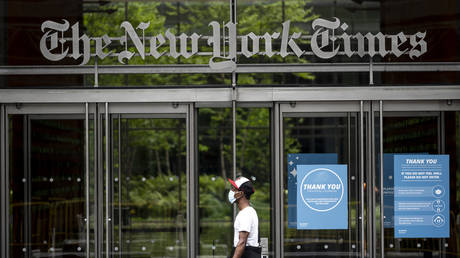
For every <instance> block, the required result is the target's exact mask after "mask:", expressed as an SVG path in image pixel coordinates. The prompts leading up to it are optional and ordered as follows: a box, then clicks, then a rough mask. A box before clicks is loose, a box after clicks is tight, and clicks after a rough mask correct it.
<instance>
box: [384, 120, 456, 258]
mask: <svg viewBox="0 0 460 258" xmlns="http://www.w3.org/2000/svg"><path fill="white" fill-rule="evenodd" d="M376 125H378V123H376ZM439 125H440V116H439V113H429V112H424V113H404V112H400V113H388V112H384V113H383V153H384V157H383V159H384V160H383V162H384V164H383V168H384V175H383V176H384V189H388V190H389V191H386V190H385V191H384V198H386V199H384V201H385V202H386V203H384V205H385V209H384V216H385V217H384V249H385V257H401V255H404V256H411V257H426V256H427V255H428V256H430V257H444V256H442V255H441V252H442V250H443V245H444V244H443V241H442V240H441V239H435V238H396V237H395V231H394V223H395V218H394V203H393V204H391V203H388V198H390V199H391V200H394V199H393V197H394V191H393V192H391V190H390V189H394V182H393V180H392V176H393V173H394V169H393V166H394V164H393V160H392V159H388V157H389V155H392V154H398V153H399V154H401V153H403V154H417V153H418V154H439V153H441V146H440V145H439V140H440V137H441V135H440V131H439ZM388 161H390V162H388ZM451 162H452V161H451ZM378 171H379V170H378ZM378 175H380V173H378ZM378 178H380V177H378ZM454 178H455V177H454ZM378 181H379V183H378V184H377V185H378V188H380V180H378ZM390 183H391V185H388V184H390ZM454 194H455V193H454ZM386 196H387V197H386ZM379 199H380V198H379ZM378 203H379V202H377V209H378V211H380V205H379V204H378ZM376 217H377V220H378V221H380V212H378V213H377V216H376ZM378 223H379V224H380V222H378ZM379 228H381V227H380V226H379ZM379 232H380V230H379ZM378 236H380V233H378ZM378 238H379V239H380V237H378ZM377 246H378V249H380V246H381V244H380V241H379V242H378V243H377Z"/></svg>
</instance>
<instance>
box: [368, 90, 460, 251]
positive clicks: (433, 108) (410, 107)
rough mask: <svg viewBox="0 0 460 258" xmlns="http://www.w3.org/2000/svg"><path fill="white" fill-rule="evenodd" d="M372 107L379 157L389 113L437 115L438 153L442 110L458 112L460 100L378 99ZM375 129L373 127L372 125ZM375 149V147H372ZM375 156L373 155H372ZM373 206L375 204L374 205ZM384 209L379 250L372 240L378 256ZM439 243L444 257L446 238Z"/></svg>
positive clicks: (442, 142) (441, 146)
mask: <svg viewBox="0 0 460 258" xmlns="http://www.w3.org/2000/svg"><path fill="white" fill-rule="evenodd" d="M371 105H372V108H373V109H374V110H378V113H377V112H371V114H372V115H371V117H372V118H371V119H372V121H376V119H375V117H378V118H379V128H380V130H379V142H376V141H377V140H376V138H375V137H372V141H374V142H375V144H378V145H379V149H378V152H379V155H380V157H383V155H384V152H383V127H384V123H383V118H384V117H385V114H384V112H385V113H386V114H389V115H390V116H391V117H395V116H396V117H397V116H416V117H423V116H437V117H438V153H439V154H445V151H446V148H445V145H446V144H445V119H444V112H445V111H457V112H460V101H458V100H455V99H454V100H449V99H448V100H410V101H408V100H380V101H372V104H371ZM374 129H375V127H374ZM374 149H375V148H374ZM374 157H375V155H374ZM383 166H384V164H383V159H380V164H379V167H380V171H378V173H379V175H380V179H379V180H380V185H379V186H378V187H379V188H380V189H383ZM375 169H376V166H375V164H374V165H373V168H372V170H374V171H375ZM373 173H374V178H376V176H375V175H376V172H373ZM379 205H380V207H384V201H383V191H382V190H381V191H380V203H379ZM374 208H375V206H374ZM383 211H384V209H380V225H381V228H380V236H379V238H380V239H379V240H380V243H379V245H380V249H379V252H377V250H376V248H377V246H376V244H377V243H376V242H377V238H375V240H374V241H373V242H374V244H375V248H374V249H375V253H376V254H378V255H379V256H380V257H382V258H383V257H385V247H384V240H385V239H384V230H383V219H384V215H383ZM372 220H373V221H374V224H375V221H376V218H375V216H374V217H372ZM373 234H374V235H376V234H377V232H376V230H374V231H373ZM440 241H441V244H440V247H441V250H440V251H441V254H442V257H445V251H446V247H445V242H446V239H445V238H443V239H440Z"/></svg>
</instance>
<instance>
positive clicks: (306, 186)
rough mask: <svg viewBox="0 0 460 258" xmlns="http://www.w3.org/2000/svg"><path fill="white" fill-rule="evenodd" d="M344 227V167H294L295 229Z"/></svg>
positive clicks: (345, 194) (346, 219) (345, 203)
mask: <svg viewBox="0 0 460 258" xmlns="http://www.w3.org/2000/svg"><path fill="white" fill-rule="evenodd" d="M347 228H348V189H347V165H297V229H347Z"/></svg>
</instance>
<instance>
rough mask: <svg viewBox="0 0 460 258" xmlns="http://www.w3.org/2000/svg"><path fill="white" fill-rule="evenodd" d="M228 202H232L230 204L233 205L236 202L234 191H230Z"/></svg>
mask: <svg viewBox="0 0 460 258" xmlns="http://www.w3.org/2000/svg"><path fill="white" fill-rule="evenodd" d="M228 201H229V202H230V204H233V203H234V202H235V201H236V199H235V192H233V191H232V190H230V191H228Z"/></svg>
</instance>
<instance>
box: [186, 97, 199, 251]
mask: <svg viewBox="0 0 460 258" xmlns="http://www.w3.org/2000/svg"><path fill="white" fill-rule="evenodd" d="M195 115H196V113H195V107H194V105H193V104H189V105H188V108H187V118H186V131H187V132H186V135H187V144H186V145H187V146H186V152H187V162H186V173H187V184H186V185H187V197H188V198H187V216H186V217H187V244H188V248H187V250H188V252H187V257H188V258H193V257H197V256H198V253H197V248H196V246H197V243H198V241H197V239H198V237H199V235H197V234H198V230H197V223H198V217H197V212H196V207H197V196H196V195H197V189H198V188H197V184H198V180H196V176H197V175H196V170H195V160H196V155H195V151H196V147H197V146H196V145H195V143H196V142H195V141H196V131H195V130H196V126H195V122H196V116H195Z"/></svg>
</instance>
